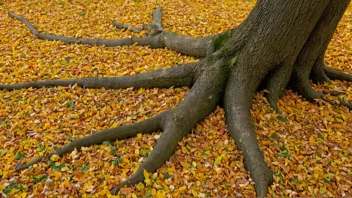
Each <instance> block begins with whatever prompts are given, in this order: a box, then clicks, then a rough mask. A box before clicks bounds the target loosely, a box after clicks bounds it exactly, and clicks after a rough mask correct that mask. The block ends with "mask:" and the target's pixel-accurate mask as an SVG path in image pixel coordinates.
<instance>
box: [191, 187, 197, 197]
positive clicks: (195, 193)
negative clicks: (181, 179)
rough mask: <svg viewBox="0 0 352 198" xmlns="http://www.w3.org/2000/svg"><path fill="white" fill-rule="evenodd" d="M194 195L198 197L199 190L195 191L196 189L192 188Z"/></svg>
mask: <svg viewBox="0 0 352 198" xmlns="http://www.w3.org/2000/svg"><path fill="white" fill-rule="evenodd" d="M192 195H193V196H194V197H198V193H197V191H195V190H194V189H192Z"/></svg>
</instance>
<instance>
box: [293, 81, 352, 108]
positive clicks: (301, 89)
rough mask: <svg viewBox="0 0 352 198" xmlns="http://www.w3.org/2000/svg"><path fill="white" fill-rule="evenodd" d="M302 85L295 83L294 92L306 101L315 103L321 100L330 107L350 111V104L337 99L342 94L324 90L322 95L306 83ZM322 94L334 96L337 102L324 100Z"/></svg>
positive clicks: (351, 106)
mask: <svg viewBox="0 0 352 198" xmlns="http://www.w3.org/2000/svg"><path fill="white" fill-rule="evenodd" d="M302 84H303V85H302ZM302 84H298V83H297V84H296V86H295V90H296V91H298V93H299V94H301V95H302V96H303V97H304V98H306V99H307V100H308V101H310V102H316V100H317V99H322V100H324V101H325V102H328V103H330V104H331V105H335V106H336V105H337V106H345V107H347V108H348V109H350V110H352V104H351V103H349V102H346V101H345V100H343V99H341V98H339V97H337V96H338V95H341V94H344V93H343V92H339V91H329V90H324V91H323V92H322V93H319V92H317V91H315V90H314V89H313V87H312V86H311V85H310V84H309V82H308V81H307V82H306V83H302ZM324 94H330V95H332V96H336V97H337V100H338V102H335V101H333V100H330V99H328V98H326V96H325V95H324Z"/></svg>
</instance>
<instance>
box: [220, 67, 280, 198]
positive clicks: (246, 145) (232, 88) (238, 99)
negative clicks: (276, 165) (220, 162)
mask: <svg viewBox="0 0 352 198" xmlns="http://www.w3.org/2000/svg"><path fill="white" fill-rule="evenodd" d="M248 77H249V76H248V75H246V74H242V75H241V74H238V73H232V74H231V76H230V79H229V82H228V84H227V87H226V89H225V97H224V104H225V115H226V124H227V128H228V130H229V132H230V134H231V136H232V138H234V139H235V142H236V146H237V147H238V148H239V150H242V151H243V153H242V155H243V157H244V165H245V168H246V169H247V170H248V171H249V172H250V175H251V178H252V179H253V181H254V183H255V189H256V192H257V195H256V196H257V197H266V196H267V193H268V186H269V185H271V184H272V182H273V178H272V177H273V176H272V172H271V170H270V169H269V167H268V166H267V164H266V162H265V161H264V155H263V153H262V151H261V149H260V147H259V144H258V141H257V138H256V133H255V130H254V126H253V124H252V121H251V113H250V109H251V101H252V98H253V95H254V92H255V91H256V88H257V86H258V85H255V83H254V84H251V83H250V82H248V79H253V76H252V78H248ZM244 79H247V80H244ZM258 84H259V83H258Z"/></svg>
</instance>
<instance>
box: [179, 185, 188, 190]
mask: <svg viewBox="0 0 352 198" xmlns="http://www.w3.org/2000/svg"><path fill="white" fill-rule="evenodd" d="M178 190H179V191H185V190H187V187H186V186H182V187H181V188H179V189H178Z"/></svg>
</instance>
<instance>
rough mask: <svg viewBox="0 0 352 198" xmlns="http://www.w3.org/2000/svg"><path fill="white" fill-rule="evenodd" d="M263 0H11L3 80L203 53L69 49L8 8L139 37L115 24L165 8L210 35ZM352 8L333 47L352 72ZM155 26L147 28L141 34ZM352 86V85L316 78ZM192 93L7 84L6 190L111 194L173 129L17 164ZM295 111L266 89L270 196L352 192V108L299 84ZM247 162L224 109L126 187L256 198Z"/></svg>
mask: <svg viewBox="0 0 352 198" xmlns="http://www.w3.org/2000/svg"><path fill="white" fill-rule="evenodd" d="M254 3H255V2H254V1H245V0H233V1H228V0H218V1H208V0H192V1H189V0H181V1H172V0H155V1H154V0H149V1H141V0H132V1H130V0H126V1H122V0H121V1H115V0H106V1H99V0H53V1H49V0H35V1H22V0H11V1H3V0H2V1H0V83H1V84H10V83H18V82H26V81H33V80H39V79H58V78H75V77H88V76H122V75H131V74H135V73H139V72H144V71H148V70H155V69H158V68H161V67H169V66H172V65H175V64H181V63H186V62H192V61H196V60H195V59H194V58H192V57H187V56H182V55H179V54H177V53H175V52H173V51H169V50H166V49H158V50H151V49H148V48H147V47H137V46H131V47H113V48H104V47H97V46H82V45H67V44H63V43H61V42H50V41H42V40H38V39H36V38H35V37H34V36H33V35H31V33H30V32H29V31H28V29H27V28H26V27H25V26H24V25H23V24H22V23H21V22H19V21H16V20H14V19H10V18H9V17H8V16H7V9H9V10H11V11H13V12H15V13H17V14H21V15H23V16H24V17H26V18H27V19H29V20H30V21H31V22H32V23H34V24H35V25H36V26H37V27H38V29H39V31H44V32H47V33H54V34H59V35H67V36H77V37H100V38H125V37H131V36H139V35H138V34H135V33H131V32H129V31H122V30H117V29H115V28H114V27H112V26H111V22H112V20H118V21H119V22H122V23H128V24H132V25H135V26H137V27H140V26H141V25H142V24H144V23H150V22H151V13H152V10H153V8H154V7H157V6H161V7H163V11H164V12H163V23H164V27H165V28H166V29H168V30H171V31H175V32H177V33H180V34H183V35H190V36H205V35H211V34H214V33H218V32H222V31H224V30H227V29H229V28H231V27H234V26H236V25H238V24H239V23H240V22H241V21H242V20H243V19H244V18H245V17H246V16H247V15H248V13H249V11H250V9H251V8H252V7H253V5H254ZM351 30H352V6H350V7H349V9H348V10H347V12H346V14H345V16H344V18H343V20H342V21H341V23H340V24H339V27H338V30H337V32H336V34H335V36H334V39H333V40H332V42H331V44H330V47H329V49H328V52H327V55H326V62H327V64H328V65H330V66H332V67H334V68H338V69H340V70H342V71H345V72H350V73H352V41H351V38H352V34H351ZM142 34H143V32H142V33H141V35H142ZM315 88H316V89H319V90H321V89H327V88H330V89H334V90H339V91H344V92H346V94H345V96H344V97H345V99H346V100H347V101H350V102H352V83H346V82H338V81H335V82H333V83H332V84H325V85H319V86H315ZM188 90H189V89H187V88H177V89H172V88H171V89H150V90H145V89H139V90H134V89H125V90H103V89H98V90H93V89H83V88H80V87H76V86H72V87H68V88H65V87H56V88H41V89H24V90H17V91H11V92H9V91H0V164H1V166H0V179H1V180H0V193H1V194H0V197H1V196H4V197H5V196H8V197H40V196H42V197H46V196H50V197H57V196H58V197H69V196H71V195H72V196H73V197H79V196H82V197H106V196H111V195H110V194H109V190H110V189H111V187H112V186H114V185H116V184H118V183H120V182H121V181H123V180H124V179H126V178H128V177H129V176H130V175H131V174H132V173H133V172H134V171H135V170H136V169H137V168H138V166H139V165H140V164H141V162H143V160H144V159H145V158H146V157H147V156H148V154H149V153H150V152H151V151H152V149H153V146H154V144H155V142H156V140H157V139H158V138H159V137H160V135H161V132H158V133H157V132H156V133H154V134H150V135H143V136H141V135H140V136H138V137H135V138H131V139H128V140H123V141H116V142H104V143H103V144H102V145H96V146H91V147H87V148H84V149H83V151H82V152H72V153H71V154H69V155H65V156H64V157H61V158H58V157H57V156H53V157H52V158H51V159H50V161H44V162H41V163H39V164H37V165H34V166H33V167H31V168H29V169H26V170H24V171H21V172H19V173H17V172H15V170H14V168H15V165H16V164H19V163H23V162H27V161H29V160H31V159H33V158H34V157H37V156H40V155H43V154H44V153H47V152H50V151H52V150H53V149H54V148H55V147H56V146H61V145H63V144H65V143H69V142H70V141H72V140H74V139H77V138H79V137H83V136H84V135H87V134H91V133H94V132H97V131H99V130H102V129H106V128H110V127H113V126H119V125H122V124H128V123H132V122H138V121H140V120H144V119H146V118H148V117H151V116H154V115H156V114H158V113H160V112H161V111H165V110H167V109H171V108H173V107H175V106H176V105H177V104H178V103H179V102H180V101H181V100H182V99H183V98H184V97H185V96H186V94H187V92H188ZM279 107H280V109H281V111H282V112H283V113H284V115H285V118H278V116H277V115H276V114H275V113H274V111H273V110H272V109H271V107H270V106H269V104H268V103H267V101H266V99H265V98H264V97H263V95H262V94H257V95H256V97H255V100H254V103H253V110H252V115H253V121H254V124H255V125H256V132H257V134H258V139H259V144H260V146H261V147H262V149H263V151H264V153H265V159H266V161H267V163H268V164H269V166H270V168H271V169H272V170H273V171H274V173H275V176H274V184H273V186H271V187H270V196H273V197H277V196H352V171H351V170H352V124H351V123H352V113H351V112H349V111H348V110H347V109H346V108H342V107H341V108H340V107H333V106H331V105H329V104H323V105H321V106H317V105H314V104H310V103H309V102H307V101H305V100H304V99H302V98H301V97H299V96H298V95H297V94H295V93H293V92H291V91H288V92H286V95H285V96H284V97H283V98H282V99H281V100H280V101H279ZM242 161H243V158H242V156H241V153H240V152H239V151H238V150H237V149H236V147H235V144H234V141H233V140H232V139H231V138H230V136H229V135H228V133H227V130H226V127H225V123H224V111H223V110H222V109H221V108H218V109H217V110H216V111H215V112H214V113H212V114H211V115H210V116H208V117H207V118H206V119H205V120H204V121H202V122H201V123H199V124H198V125H197V127H196V128H195V129H194V130H193V131H192V132H191V133H190V134H189V135H187V136H186V137H185V138H184V139H183V140H182V142H180V143H179V147H178V148H177V150H176V152H175V154H174V155H173V156H172V158H171V159H170V161H168V162H167V163H166V164H165V165H164V166H162V168H160V169H159V170H158V171H157V173H155V174H150V175H148V174H145V176H146V180H145V184H142V183H140V184H138V185H137V186H135V187H134V188H124V189H122V190H121V192H120V196H125V195H127V196H128V197H137V196H146V197H150V196H153V197H178V196H179V197H191V196H194V197H209V196H211V197H215V196H221V197H222V196H240V195H243V196H246V197H247V196H254V195H255V191H254V185H253V181H251V179H250V177H249V173H248V172H247V171H246V170H245V169H244V167H243V162H242Z"/></svg>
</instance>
